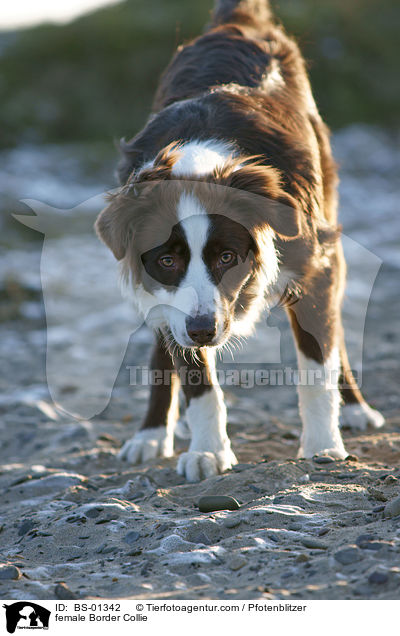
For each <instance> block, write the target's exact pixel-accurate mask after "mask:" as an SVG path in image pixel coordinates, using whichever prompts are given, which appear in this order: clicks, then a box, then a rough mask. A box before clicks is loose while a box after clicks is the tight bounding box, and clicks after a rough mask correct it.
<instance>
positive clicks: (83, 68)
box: [0, 0, 400, 152]
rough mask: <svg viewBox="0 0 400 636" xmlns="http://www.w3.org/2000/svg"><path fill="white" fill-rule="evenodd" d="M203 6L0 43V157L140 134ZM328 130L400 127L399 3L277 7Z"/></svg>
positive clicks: (138, 10) (163, 7)
mask: <svg viewBox="0 0 400 636" xmlns="http://www.w3.org/2000/svg"><path fill="white" fill-rule="evenodd" d="M212 4H213V2H212V0H201V1H197V2H188V1H187V0H168V2H166V1H165V0H125V1H123V2H121V3H119V4H117V5H113V6H109V7H107V8H103V9H100V10H98V11H95V12H93V13H89V14H86V15H84V16H83V17H80V18H78V19H76V20H74V21H72V22H70V23H68V24H64V25H54V24H43V25H40V26H37V27H34V28H27V29H22V30H18V31H3V32H0V104H1V107H0V131H1V133H0V147H2V148H10V147H15V146H18V145H21V144H35V145H36V144H42V143H71V142H79V143H82V142H105V143H107V144H108V145H109V146H108V147H109V149H110V152H112V151H113V140H114V139H118V138H120V137H121V136H127V137H130V136H132V135H133V134H135V132H136V131H138V130H139V129H140V128H141V126H142V125H143V124H144V122H145V120H146V118H147V116H148V113H149V109H150V106H151V102H152V96H153V93H154V90H155V87H156V85H157V81H158V78H159V76H160V73H161V72H162V70H163V69H164V68H165V66H166V64H167V62H168V60H169V59H170V57H171V54H172V53H173V51H174V49H175V47H176V46H177V45H178V44H180V43H182V42H184V41H186V40H187V39H189V38H191V37H193V36H196V35H198V34H199V33H201V31H202V29H203V27H204V25H205V24H206V23H207V21H208V17H209V12H210V10H211V7H212ZM273 5H274V8H275V12H276V15H277V16H278V19H279V20H281V21H282V22H283V24H284V25H285V27H286V29H287V30H288V32H290V33H293V34H294V35H295V36H296V38H297V40H298V42H299V44H300V46H301V49H302V51H303V53H304V55H305V57H306V59H307V60H308V62H309V69H310V74H311V80H312V84H313V89H314V93H315V96H316V99H317V102H318V105H319V107H320V110H321V112H322V115H323V116H324V117H325V119H326V120H327V122H328V123H329V125H330V126H331V127H332V128H334V129H336V128H340V127H343V126H346V125H348V124H351V123H353V122H362V123H373V124H380V125H384V126H395V125H396V124H398V122H399V113H400V82H399V81H398V58H399V56H398V49H399V46H398V32H399V25H400V3H399V2H398V0H351V1H349V0H323V2H321V1H318V0H279V1H277V2H273Z"/></svg>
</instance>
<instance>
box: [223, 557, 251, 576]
mask: <svg viewBox="0 0 400 636" xmlns="http://www.w3.org/2000/svg"><path fill="white" fill-rule="evenodd" d="M245 565H247V559H245V558H244V557H243V556H241V555H240V554H237V555H236V554H235V555H234V556H233V557H232V558H231V559H229V560H228V561H227V566H228V568H229V569H230V570H232V571H233V572H236V570H240V569H241V568H243V567H244V566H245Z"/></svg>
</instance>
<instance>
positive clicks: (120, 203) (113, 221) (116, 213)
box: [94, 194, 135, 261]
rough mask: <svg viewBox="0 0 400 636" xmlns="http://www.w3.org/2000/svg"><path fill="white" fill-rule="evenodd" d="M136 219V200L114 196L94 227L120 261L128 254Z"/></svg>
mask: <svg viewBox="0 0 400 636" xmlns="http://www.w3.org/2000/svg"><path fill="white" fill-rule="evenodd" d="M134 219H135V205H134V200H133V198H131V197H127V196H124V195H123V194H117V195H112V196H111V197H110V203H109V205H108V206H107V207H106V208H104V210H102V212H100V214H99V216H98V217H97V220H96V223H95V226H94V227H95V230H96V233H97V235H98V237H99V238H100V239H101V240H102V241H103V243H105V244H106V245H107V247H109V248H110V250H111V251H112V252H113V254H114V256H115V258H116V259H117V260H118V261H120V260H121V259H122V258H124V256H125V254H126V251H127V248H128V245H129V241H130V240H131V237H132V234H133V224H134Z"/></svg>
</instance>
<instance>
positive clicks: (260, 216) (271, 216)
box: [220, 160, 300, 240]
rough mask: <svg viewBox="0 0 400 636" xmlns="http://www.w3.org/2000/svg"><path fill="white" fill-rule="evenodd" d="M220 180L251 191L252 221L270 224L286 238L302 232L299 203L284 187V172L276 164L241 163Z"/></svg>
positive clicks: (242, 189) (249, 192) (249, 211)
mask: <svg viewBox="0 0 400 636" xmlns="http://www.w3.org/2000/svg"><path fill="white" fill-rule="evenodd" d="M239 161H240V160H239ZM220 183H223V185H226V186H228V187H230V188H235V189H237V190H241V191H244V192H246V193H247V195H248V196H246V199H247V204H248V206H247V214H251V216H252V223H254V224H255V225H256V226H265V225H269V226H270V227H271V228H272V230H273V231H274V232H275V233H276V234H278V235H279V236H280V237H281V238H283V239H286V240H290V239H293V238H296V237H297V236H298V235H299V233H300V210H299V206H298V204H297V202H296V200H295V199H294V197H292V196H291V195H290V194H288V193H287V192H285V190H284V189H283V187H282V185H281V178H280V174H279V172H278V171H277V170H276V169H275V168H272V167H270V166H263V165H259V164H257V163H251V164H249V165H246V164H245V165H240V164H239V167H235V168H234V170H233V171H230V172H229V174H226V175H224V178H223V180H221V181H220ZM252 195H254V196H252Z"/></svg>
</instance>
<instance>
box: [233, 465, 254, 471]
mask: <svg viewBox="0 0 400 636" xmlns="http://www.w3.org/2000/svg"><path fill="white" fill-rule="evenodd" d="M253 467H254V464H235V465H234V466H232V470H233V471H235V473H242V472H243V471H244V470H248V469H249V468H253Z"/></svg>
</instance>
